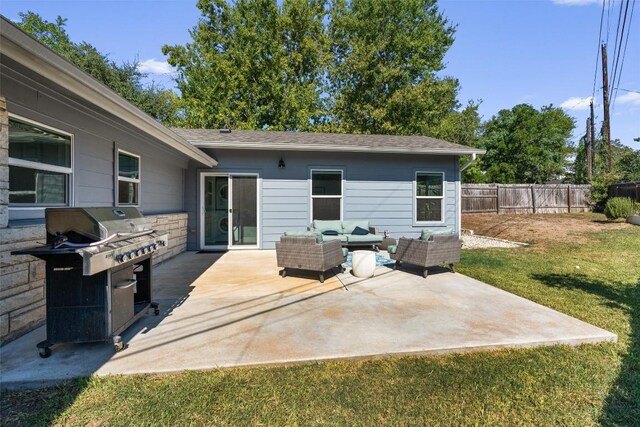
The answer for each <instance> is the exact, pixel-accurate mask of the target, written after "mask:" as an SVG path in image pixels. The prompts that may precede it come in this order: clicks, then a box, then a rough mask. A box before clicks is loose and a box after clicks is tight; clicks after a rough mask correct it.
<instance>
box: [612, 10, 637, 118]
mask: <svg viewBox="0 0 640 427" xmlns="http://www.w3.org/2000/svg"><path fill="white" fill-rule="evenodd" d="M635 6H636V0H633V3H632V4H631V13H630V14H629V24H628V30H627V38H626V39H625V41H624V50H623V51H622V62H621V63H620V71H619V72H618V81H617V82H615V81H614V82H613V85H614V87H615V91H616V92H615V94H614V95H613V105H612V109H615V107H616V99H617V98H618V86H619V85H620V79H621V78H622V69H623V67H624V58H625V56H626V54H627V46H629V34H631V22H632V21H633V10H634V8H635ZM628 7H629V0H627V8H628ZM626 15H627V12H626V11H625V19H626ZM623 35H624V26H623ZM620 43H621V44H622V40H620ZM623 90H624V89H623ZM627 92H630V91H627Z"/></svg>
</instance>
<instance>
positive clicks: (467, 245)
mask: <svg viewBox="0 0 640 427" xmlns="http://www.w3.org/2000/svg"><path fill="white" fill-rule="evenodd" d="M461 238H462V249H478V248H520V247H523V246H529V245H528V244H527V243H522V242H512V241H510V240H504V239H496V238H494V237H486V236H476V235H469V234H463V235H462V236H461Z"/></svg>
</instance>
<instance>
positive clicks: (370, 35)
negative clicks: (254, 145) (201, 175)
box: [163, 0, 479, 144]
mask: <svg viewBox="0 0 640 427" xmlns="http://www.w3.org/2000/svg"><path fill="white" fill-rule="evenodd" d="M278 4H279V2H277V1H276V0H238V1H235V2H230V1H227V0H200V1H199V2H198V8H200V10H201V12H202V16H201V18H200V21H199V23H198V25H197V26H196V27H194V28H193V30H192V31H191V36H192V39H193V41H192V42H191V43H187V44H186V45H184V46H182V45H179V46H164V47H163V52H164V53H165V54H166V55H168V60H169V63H170V64H171V65H174V66H175V67H177V69H178V73H179V75H178V79H177V84H178V88H179V90H180V91H181V93H182V99H181V107H182V110H183V112H184V118H185V125H187V126H190V127H210V128H211V127H227V126H230V127H234V128H237V129H272V130H291V131H328V132H354V133H381V134H412V135H413V134H421V135H429V136H434V137H440V138H444V139H448V140H450V141H452V142H458V143H462V144H470V143H472V142H473V141H474V139H475V138H476V136H477V135H476V131H477V126H478V123H479V117H478V113H477V104H475V103H470V104H469V105H467V106H466V107H465V108H461V105H460V103H459V102H458V100H457V96H458V90H459V84H458V81H457V80H455V79H453V78H439V77H438V76H437V73H438V72H440V71H441V70H442V69H443V68H444V67H443V57H444V54H445V53H446V51H447V49H448V48H449V46H450V45H451V43H453V33H454V30H453V27H451V26H449V25H448V23H447V20H446V19H445V18H444V17H443V16H442V15H441V14H440V13H439V12H438V9H437V7H436V5H435V0H403V1H400V2H397V1H391V0H384V1H379V0H352V1H350V2H347V0H336V1H334V2H332V3H331V8H329V7H328V1H327V0H284V1H282V3H281V7H278Z"/></svg>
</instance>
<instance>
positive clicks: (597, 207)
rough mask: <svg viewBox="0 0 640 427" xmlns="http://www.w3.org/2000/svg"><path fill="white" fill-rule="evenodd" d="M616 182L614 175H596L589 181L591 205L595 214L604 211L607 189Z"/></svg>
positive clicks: (607, 194) (607, 195) (607, 196)
mask: <svg viewBox="0 0 640 427" xmlns="http://www.w3.org/2000/svg"><path fill="white" fill-rule="evenodd" d="M616 182H618V178H617V177H616V176H615V175H610V174H604V173H601V174H598V175H596V176H594V177H593V180H592V181H591V205H592V206H593V210H594V211H596V212H602V211H603V210H604V207H605V204H606V203H607V199H608V198H609V187H610V186H611V185H612V184H615V183H616Z"/></svg>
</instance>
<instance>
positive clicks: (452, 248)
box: [390, 234, 462, 278]
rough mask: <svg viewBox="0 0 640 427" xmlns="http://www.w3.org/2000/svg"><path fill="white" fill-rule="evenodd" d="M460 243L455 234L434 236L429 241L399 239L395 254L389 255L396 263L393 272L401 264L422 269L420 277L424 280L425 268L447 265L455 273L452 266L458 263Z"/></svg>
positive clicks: (425, 275)
mask: <svg viewBox="0 0 640 427" xmlns="http://www.w3.org/2000/svg"><path fill="white" fill-rule="evenodd" d="M461 248H462V242H461V241H460V239H459V237H458V236H457V235H456V234H434V235H433V236H431V237H430V238H429V240H421V239H407V238H405V237H401V238H400V240H399V241H398V246H397V248H396V251H395V253H392V254H390V257H391V259H394V260H395V261H396V263H395V265H394V266H393V269H394V270H395V269H396V268H397V267H398V266H399V265H400V264H401V263H402V262H406V263H408V264H413V265H417V266H419V267H422V275H423V276H424V277H425V278H426V277H427V274H428V271H427V267H433V266H436V265H443V264H448V265H449V268H450V269H451V271H452V272H454V273H455V269H454V268H453V264H455V263H457V262H460V249H461Z"/></svg>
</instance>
